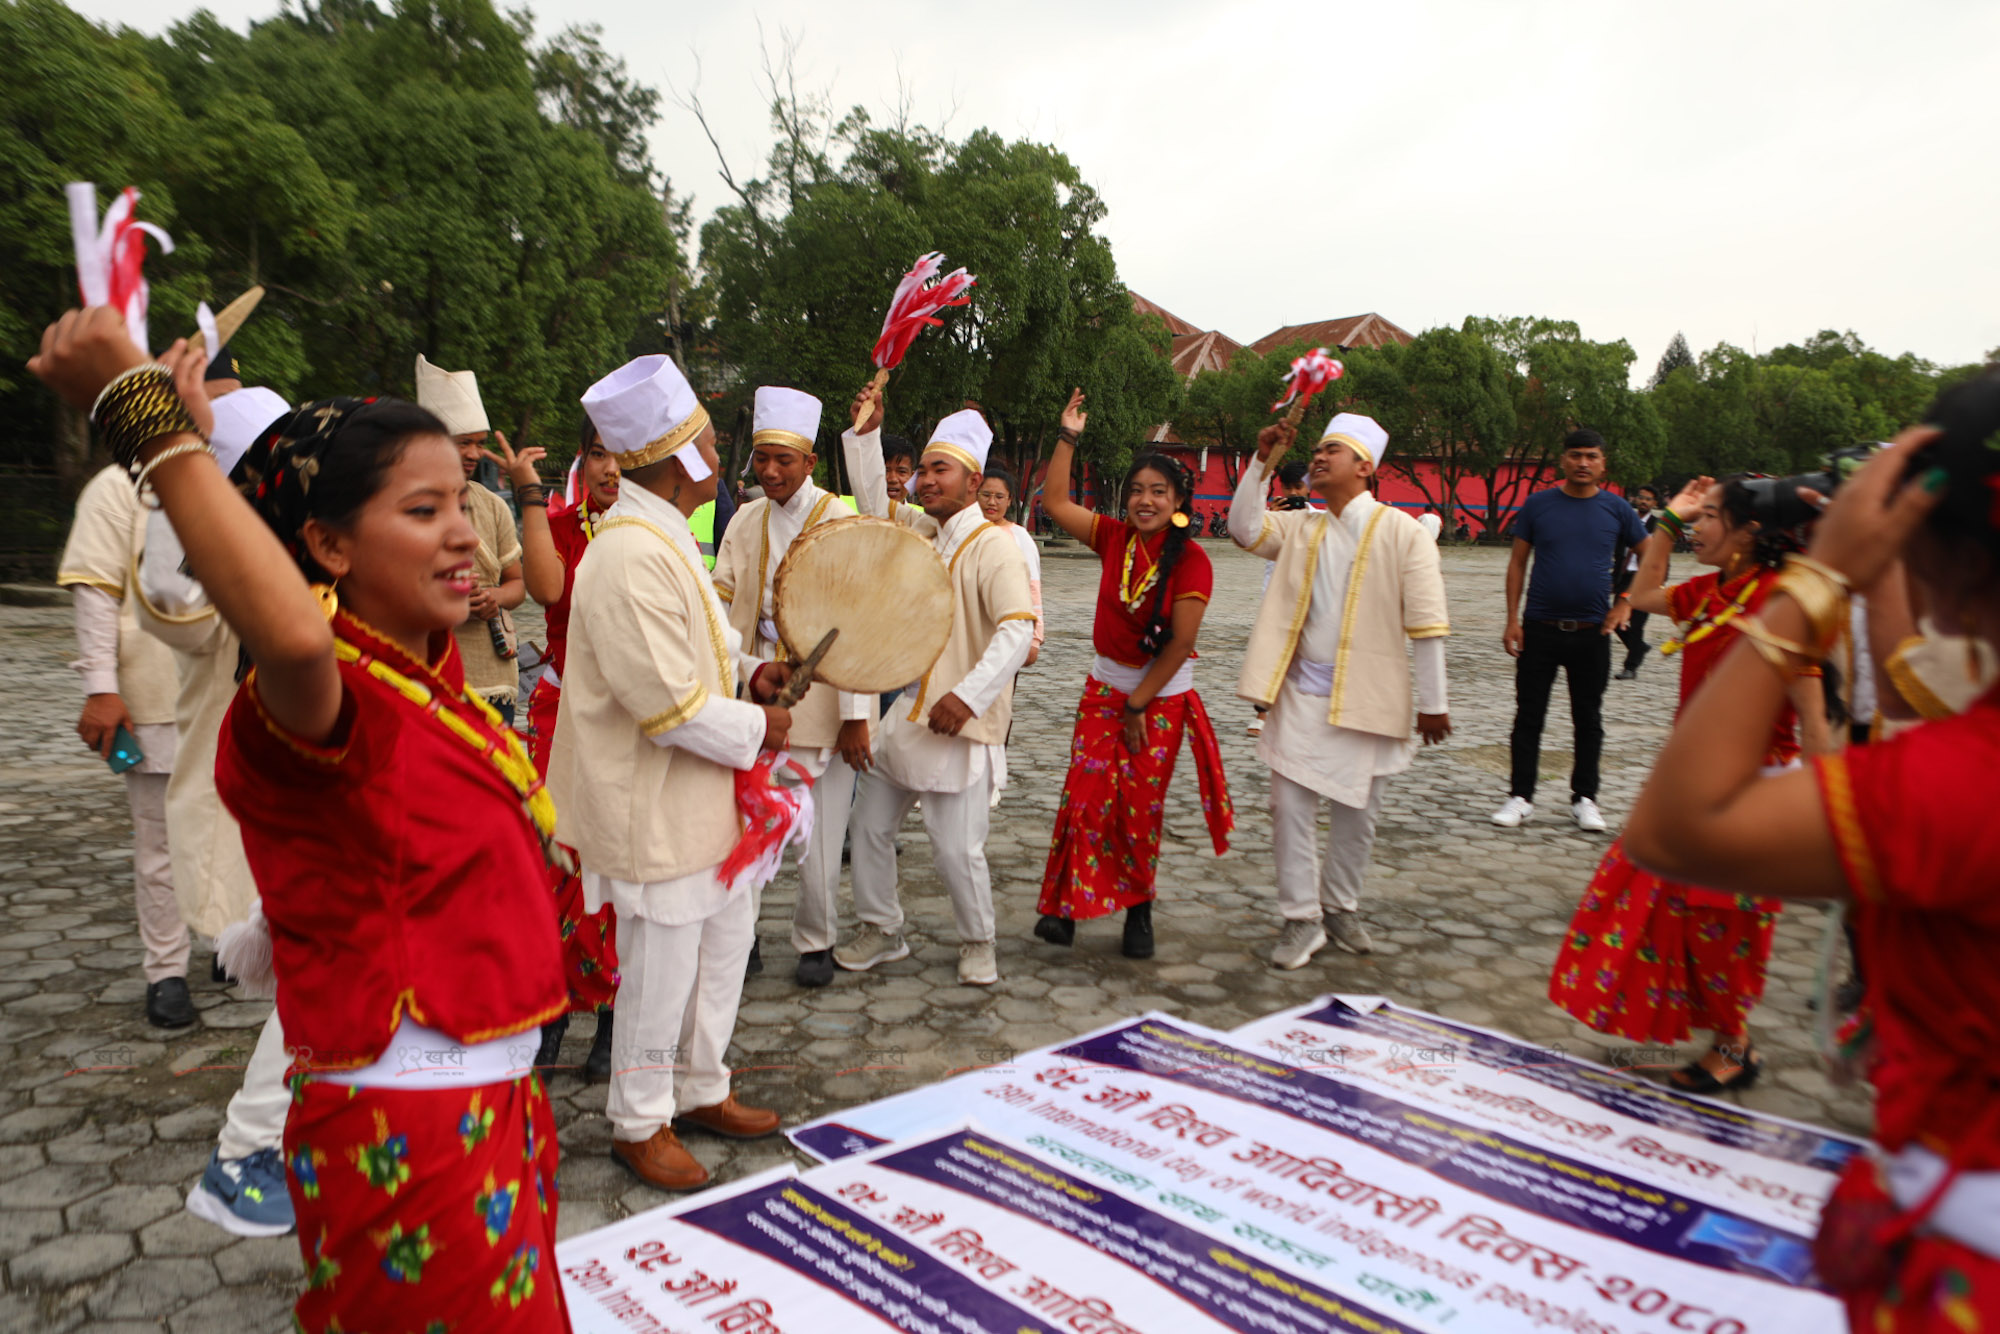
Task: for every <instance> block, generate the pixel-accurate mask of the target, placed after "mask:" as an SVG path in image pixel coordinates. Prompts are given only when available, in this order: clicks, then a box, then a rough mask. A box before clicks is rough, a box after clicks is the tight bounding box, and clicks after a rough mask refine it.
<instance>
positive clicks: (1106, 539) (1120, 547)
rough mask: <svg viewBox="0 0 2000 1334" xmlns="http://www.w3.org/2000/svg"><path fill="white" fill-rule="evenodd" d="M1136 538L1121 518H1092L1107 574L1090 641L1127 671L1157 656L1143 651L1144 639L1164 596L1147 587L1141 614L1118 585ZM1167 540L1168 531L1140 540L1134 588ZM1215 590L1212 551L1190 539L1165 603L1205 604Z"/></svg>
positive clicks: (1093, 540) (1094, 543) (1094, 545)
mask: <svg viewBox="0 0 2000 1334" xmlns="http://www.w3.org/2000/svg"><path fill="white" fill-rule="evenodd" d="M1136 536H1137V534H1135V533H1133V531H1132V529H1131V527H1130V525H1128V524H1126V523H1124V522H1122V521H1120V520H1118V519H1113V518H1110V517H1108V516H1106V515H1103V514H1095V515H1092V516H1091V520H1090V549H1091V550H1092V551H1095V552H1096V553H1097V554H1098V556H1099V557H1100V558H1101V559H1102V561H1103V574H1102V575H1101V576H1100V578H1099V579H1098V581H1097V620H1096V621H1095V623H1094V624H1093V625H1092V626H1091V630H1090V642H1091V643H1092V645H1094V646H1095V647H1096V649H1097V651H1098V652H1099V653H1101V654H1103V655H1104V656H1105V657H1107V658H1109V659H1111V661H1113V662H1119V663H1123V664H1125V666H1127V667H1144V666H1145V665H1146V664H1147V663H1149V662H1151V661H1152V660H1153V655H1152V654H1150V653H1148V652H1146V650H1145V649H1143V648H1140V647H1139V637H1140V636H1141V635H1143V634H1144V633H1145V632H1146V624H1147V622H1149V621H1151V620H1152V619H1153V602H1154V599H1155V596H1156V595H1157V594H1158V593H1159V587H1158V585H1155V586H1153V587H1152V588H1149V589H1147V590H1146V596H1145V597H1143V598H1141V599H1140V601H1139V610H1137V611H1133V610H1131V609H1130V608H1128V607H1127V606H1126V605H1125V601H1124V599H1123V598H1122V597H1121V596H1120V593H1119V585H1120V584H1121V583H1122V582H1123V581H1124V578H1125V547H1126V545H1127V543H1128V540H1129V539H1131V538H1134V537H1136ZM1166 540H1167V535H1166V533H1165V531H1164V530H1163V531H1161V532H1160V533H1158V534H1156V535H1154V536H1152V537H1149V538H1145V539H1143V540H1141V541H1140V542H1139V549H1138V550H1137V551H1135V552H1133V553H1132V583H1133V584H1134V585H1135V586H1136V585H1137V584H1138V583H1139V582H1140V581H1141V580H1143V579H1144V578H1145V577H1146V572H1147V571H1149V570H1151V569H1152V568H1153V566H1154V564H1155V563H1157V561H1158V559H1159V555H1160V548H1161V547H1162V546H1164V545H1165V544H1166ZM1214 590H1215V567H1214V566H1212V565H1210V564H1209V563H1208V553H1207V552H1206V551H1203V550H1202V549H1201V543H1199V542H1197V541H1195V540H1194V539H1193V538H1189V539H1188V543H1187V545H1186V546H1185V547H1184V548H1182V550H1181V558H1180V561H1179V562H1178V563H1177V564H1176V565H1175V566H1174V572H1173V573H1172V574H1170V575H1168V576H1167V597H1166V602H1165V603H1163V604H1162V605H1163V606H1166V607H1171V606H1172V604H1173V603H1176V602H1179V601H1180V600H1181V599H1182V598H1200V599H1201V600H1202V601H1203V602H1206V601H1208V597H1209V594H1210V593H1212V592H1213V591H1214ZM1168 614H1169V615H1171V614H1172V613H1171V612H1169V613H1168ZM1188 656H1189V657H1191V658H1192V657H1198V656H1200V655H1198V654H1193V653H1190V654H1189V655H1188Z"/></svg>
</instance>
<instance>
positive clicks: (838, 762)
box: [792, 750, 854, 954]
mask: <svg viewBox="0 0 2000 1334" xmlns="http://www.w3.org/2000/svg"><path fill="white" fill-rule="evenodd" d="M806 767H807V768H808V769H810V768H812V767H813V766H812V765H810V764H808V765H806ZM812 800H813V835H812V841H811V842H810V843H808V844H807V845H806V850H805V851H804V852H803V853H800V854H799V899H798V904H797V906H796V907H794V908H793V909H792V948H793V949H795V950H797V951H798V952H799V953H800V954H811V953H813V952H815V951H817V950H830V949H832V948H833V945H834V940H835V937H836V936H837V935H838V934H839V931H840V850H841V845H842V844H844V843H845V842H846V841H847V817H848V814H849V812H850V811H851V810H852V809H853V806H854V770H853V769H851V768H849V767H848V764H847V761H846V760H844V759H842V758H841V755H840V752H839V751H837V750H836V751H835V752H833V755H832V756H831V758H829V759H828V760H827V762H826V768H825V769H824V770H822V771H821V772H819V773H818V774H815V775H814V777H813V790H812Z"/></svg>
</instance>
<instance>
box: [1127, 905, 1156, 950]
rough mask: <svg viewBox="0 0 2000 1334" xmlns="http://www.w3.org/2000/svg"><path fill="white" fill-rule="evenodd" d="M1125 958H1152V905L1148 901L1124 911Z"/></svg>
mask: <svg viewBox="0 0 2000 1334" xmlns="http://www.w3.org/2000/svg"><path fill="white" fill-rule="evenodd" d="M1125 957H1126V958H1128V959H1150V958H1152V957H1153V905H1152V902H1151V901H1150V900H1149V901H1147V902H1145V903H1135V904H1133V905H1132V906H1131V907H1129V908H1127V909H1126V910H1125Z"/></svg>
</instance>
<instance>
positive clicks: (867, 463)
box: [840, 384, 896, 519]
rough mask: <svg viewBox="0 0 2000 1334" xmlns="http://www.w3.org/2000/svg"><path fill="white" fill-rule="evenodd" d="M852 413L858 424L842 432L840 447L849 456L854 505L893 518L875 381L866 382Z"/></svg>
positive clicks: (867, 511)
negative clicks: (883, 457)
mask: <svg viewBox="0 0 2000 1334" xmlns="http://www.w3.org/2000/svg"><path fill="white" fill-rule="evenodd" d="M850 415H851V417H852V419H853V422H854V426H853V428H852V429H850V430H846V431H842V432H841V433H840V449H841V453H842V454H844V455H845V456H846V459H847V483H848V485H849V486H852V487H853V488H854V507H855V508H856V509H858V510H860V511H861V512H862V513H863V514H867V515H872V516H873V517H875V518H877V519H893V518H895V517H896V516H895V515H893V514H891V513H890V512H889V478H888V473H887V470H886V469H885V468H884V467H883V466H882V395H881V393H880V392H879V391H877V390H876V388H875V386H874V385H872V384H870V385H866V386H864V387H863V388H862V390H861V392H860V393H858V394H856V395H855V396H854V407H853V409H852V412H851V414H850Z"/></svg>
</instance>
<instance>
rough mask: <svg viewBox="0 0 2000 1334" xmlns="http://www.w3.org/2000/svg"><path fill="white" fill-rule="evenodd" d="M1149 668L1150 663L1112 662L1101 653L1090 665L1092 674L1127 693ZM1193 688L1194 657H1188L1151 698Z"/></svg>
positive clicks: (1159, 697) (1184, 691)
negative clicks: (1132, 665)
mask: <svg viewBox="0 0 2000 1334" xmlns="http://www.w3.org/2000/svg"><path fill="white" fill-rule="evenodd" d="M1151 670H1153V666H1152V664H1151V663H1147V664H1146V665H1145V666H1144V667H1127V666H1126V665H1125V664H1124V663H1122V662H1113V661H1112V660H1111V659H1109V658H1107V657H1105V656H1104V655H1103V654H1102V653H1100V654H1098V655H1097V661H1096V662H1094V663H1092V664H1091V665H1090V674H1091V675H1092V676H1094V677H1096V678H1097V679H1098V680H1100V681H1102V682H1104V684H1106V685H1108V686H1110V687H1111V688H1112V689H1113V690H1122V691H1124V692H1125V693H1126V694H1128V695H1129V694H1131V693H1132V692H1133V691H1135V690H1137V689H1138V688H1139V683H1140V682H1141V681H1143V680H1145V679H1146V673H1147V672H1150V671H1151ZM1193 689H1194V659H1193V658H1189V659H1188V660H1187V661H1186V662H1184V663H1182V664H1181V667H1180V670H1179V671H1177V672H1175V673H1174V674H1173V675H1172V676H1171V677H1169V678H1167V683H1166V684H1165V685H1163V686H1161V687H1160V693H1159V694H1157V695H1155V696H1154V697H1153V698H1155V699H1165V698H1166V697H1167V696H1169V695H1185V694H1186V693H1187V692H1188V691H1190V690H1193Z"/></svg>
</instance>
